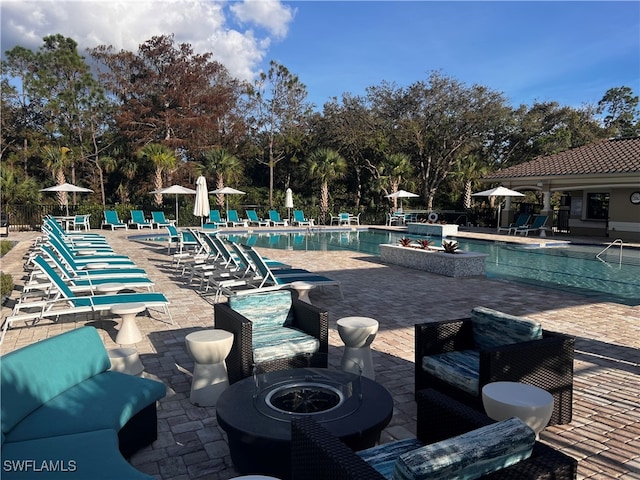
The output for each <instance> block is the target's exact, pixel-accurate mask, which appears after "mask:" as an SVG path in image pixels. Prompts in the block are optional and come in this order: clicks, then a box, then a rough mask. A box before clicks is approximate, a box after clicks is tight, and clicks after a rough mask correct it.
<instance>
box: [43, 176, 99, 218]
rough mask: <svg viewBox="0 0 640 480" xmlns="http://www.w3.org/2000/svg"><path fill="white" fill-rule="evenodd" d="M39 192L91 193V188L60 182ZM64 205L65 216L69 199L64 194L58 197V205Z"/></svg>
mask: <svg viewBox="0 0 640 480" xmlns="http://www.w3.org/2000/svg"><path fill="white" fill-rule="evenodd" d="M40 191H41V192H65V193H74V192H75V193H91V192H93V190H91V189H90V188H84V187H78V186H77V185H74V184H72V183H67V182H64V183H61V184H60V185H54V186H53V187H47V188H43V189H41V190H40ZM62 202H64V205H65V206H66V207H67V217H68V216H69V199H68V198H66V196H65V197H64V198H63V197H62V196H61V197H60V206H62V205H63V203H62Z"/></svg>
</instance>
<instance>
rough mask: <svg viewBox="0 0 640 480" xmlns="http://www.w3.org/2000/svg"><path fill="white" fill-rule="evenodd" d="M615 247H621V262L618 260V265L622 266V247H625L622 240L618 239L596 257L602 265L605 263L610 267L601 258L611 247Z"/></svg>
mask: <svg viewBox="0 0 640 480" xmlns="http://www.w3.org/2000/svg"><path fill="white" fill-rule="evenodd" d="M614 245H620V256H619V260H618V265H619V266H622V247H623V246H624V242H623V241H622V239H621V238H616V239H615V240H614V241H613V242H611V243H610V244H609V245H607V246H606V247H604V248H603V249H602V251H601V252H600V253H598V254H597V255H596V258H597V259H598V260H600V261H601V262H602V263H604V264H605V265H609V264H608V263H607V261H606V260H603V259H602V258H600V256H601V255H602V254H603V253H605V252H606V251H607V250H609V249H610V248H611V247H613V246H614Z"/></svg>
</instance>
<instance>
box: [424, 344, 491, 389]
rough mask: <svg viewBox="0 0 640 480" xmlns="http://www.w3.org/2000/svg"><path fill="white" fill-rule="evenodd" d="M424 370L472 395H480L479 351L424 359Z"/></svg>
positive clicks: (465, 351)
mask: <svg viewBox="0 0 640 480" xmlns="http://www.w3.org/2000/svg"><path fill="white" fill-rule="evenodd" d="M422 369H423V370H424V371H425V372H429V373H430V374H431V375H433V376H434V377H437V378H439V379H440V380H442V381H445V382H447V383H448V384H449V385H453V386H454V387H457V388H459V389H461V390H464V391H465V392H467V393H470V394H471V395H480V352H478V351H477V350H460V351H457V352H449V353H440V354H438V355H430V356H426V357H423V358H422Z"/></svg>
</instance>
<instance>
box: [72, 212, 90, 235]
mask: <svg viewBox="0 0 640 480" xmlns="http://www.w3.org/2000/svg"><path fill="white" fill-rule="evenodd" d="M90 216H91V214H88V215H76V216H75V217H74V219H73V220H72V221H71V228H73V229H74V230H85V231H86V230H90V229H91V225H89V217H90Z"/></svg>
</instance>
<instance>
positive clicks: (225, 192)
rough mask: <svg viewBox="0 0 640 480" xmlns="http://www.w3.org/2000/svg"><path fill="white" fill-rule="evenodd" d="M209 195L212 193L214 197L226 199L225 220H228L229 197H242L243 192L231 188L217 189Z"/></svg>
mask: <svg viewBox="0 0 640 480" xmlns="http://www.w3.org/2000/svg"><path fill="white" fill-rule="evenodd" d="M209 193H214V194H216V195H218V194H222V195H224V196H225V197H226V198H227V218H229V195H244V194H245V192H241V191H240V190H236V189H235V188H231V187H223V188H217V189H215V190H211V191H210V192H209Z"/></svg>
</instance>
